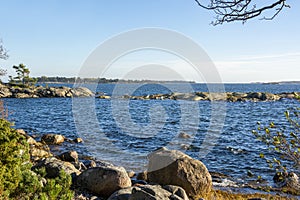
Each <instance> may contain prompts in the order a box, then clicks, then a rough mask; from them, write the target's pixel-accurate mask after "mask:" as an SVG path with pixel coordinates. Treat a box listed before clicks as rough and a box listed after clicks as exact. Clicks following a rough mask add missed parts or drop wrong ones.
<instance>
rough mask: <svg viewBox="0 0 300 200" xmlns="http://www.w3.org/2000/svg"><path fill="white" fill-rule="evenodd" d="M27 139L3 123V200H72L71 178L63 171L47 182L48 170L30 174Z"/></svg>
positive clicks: (0, 123) (0, 160) (0, 146)
mask: <svg viewBox="0 0 300 200" xmlns="http://www.w3.org/2000/svg"><path fill="white" fill-rule="evenodd" d="M31 167H32V164H31V162H30V155H29V145H28V143H27V141H26V137H25V136H24V135H22V134H20V133H19V132H18V131H17V130H15V129H13V128H11V124H10V122H8V121H7V120H6V119H3V118H1V119H0V199H51V200H52V199H53V200H54V199H57V198H58V197H59V198H61V199H72V198H73V196H74V192H73V191H72V190H70V187H71V184H72V178H71V176H70V175H68V174H66V173H65V172H63V171H61V173H60V176H59V177H57V178H55V179H45V178H44V177H46V171H45V169H40V170H37V171H35V172H33V171H31Z"/></svg>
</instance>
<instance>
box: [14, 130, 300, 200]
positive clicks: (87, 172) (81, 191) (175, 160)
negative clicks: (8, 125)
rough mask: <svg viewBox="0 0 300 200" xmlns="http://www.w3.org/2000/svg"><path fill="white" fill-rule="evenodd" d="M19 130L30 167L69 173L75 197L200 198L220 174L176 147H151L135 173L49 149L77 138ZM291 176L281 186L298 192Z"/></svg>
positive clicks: (54, 173)
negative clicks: (34, 134)
mask: <svg viewBox="0 0 300 200" xmlns="http://www.w3.org/2000/svg"><path fill="white" fill-rule="evenodd" d="M18 132H19V133H20V134H23V135H25V136H26V138H27V142H28V144H29V146H30V155H31V160H32V162H33V164H34V165H33V168H41V167H44V168H45V169H46V172H47V177H48V178H56V177H59V174H60V171H61V170H64V171H65V172H66V173H67V174H70V175H71V176H72V179H73V186H74V187H73V188H74V190H75V192H76V196H75V197H74V199H75V200H90V199H108V200H139V199H153V200H161V199H166V200H167V199H173V200H188V199H202V198H203V197H204V196H206V195H207V194H209V193H210V192H211V190H212V186H213V184H212V178H215V177H217V178H220V175H219V174H216V173H212V174H211V173H209V171H208V170H207V168H206V166H205V165H204V164H203V163H202V162H201V161H199V160H196V159H193V158H191V157H189V156H188V155H186V154H184V153H182V152H180V151H177V150H168V149H166V148H160V149H158V150H156V151H154V152H153V153H151V154H149V155H148V159H149V163H148V169H147V171H145V172H142V173H139V174H135V173H134V172H127V171H126V170H125V169H124V168H123V167H118V166H114V165H112V164H110V163H106V162H98V161H94V160H80V159H79V157H78V153H77V152H76V151H67V152H64V153H60V154H59V155H53V153H51V152H50V148H49V145H51V146H52V147H53V146H56V145H61V144H62V143H65V142H72V143H81V142H83V140H82V139H80V138H75V139H73V140H70V139H67V138H65V137H64V136H62V135H57V134H45V135H43V136H42V137H41V140H40V141H37V140H35V139H34V138H33V137H31V136H29V135H28V134H26V133H25V131H23V130H18ZM288 177H290V176H288ZM291 177H292V178H290V179H293V181H286V182H285V185H284V187H287V186H288V187H289V189H291V188H292V189H293V190H297V191H298V192H299V181H298V176H297V175H295V174H293V176H291ZM290 179H286V180H290ZM280 180H281V179H280ZM291 184H293V187H292V186H291ZM294 185H296V187H294Z"/></svg>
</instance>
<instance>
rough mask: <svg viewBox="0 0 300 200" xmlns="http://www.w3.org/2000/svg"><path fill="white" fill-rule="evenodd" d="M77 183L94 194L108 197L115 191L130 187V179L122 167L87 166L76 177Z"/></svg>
mask: <svg viewBox="0 0 300 200" xmlns="http://www.w3.org/2000/svg"><path fill="white" fill-rule="evenodd" d="M77 185H78V186H79V187H80V188H82V189H86V190H88V191H90V192H92V193H94V194H96V195H99V196H103V197H109V196H110V195H111V194H112V193H114V192H115V191H117V190H119V189H122V188H127V187H131V180H130V178H129V177H128V175H127V172H126V170H125V169H124V168H123V167H115V166H106V167H104V166H103V167H95V168H89V169H87V170H85V171H84V172H82V173H81V174H80V175H79V176H78V178H77Z"/></svg>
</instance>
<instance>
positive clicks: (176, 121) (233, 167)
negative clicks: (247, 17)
mask: <svg viewBox="0 0 300 200" xmlns="http://www.w3.org/2000/svg"><path fill="white" fill-rule="evenodd" d="M67 86H72V85H67ZM85 86H87V87H90V88H91V89H95V91H96V92H100V93H104V94H107V95H110V96H121V95H124V94H129V95H148V94H157V93H171V92H187V90H191V89H192V90H194V91H208V89H209V88H208V87H207V86H206V85H205V84H191V85H189V87H188V88H187V87H186V86H185V84H180V83H177V84H171V83H168V84H153V83H152V84H118V85H116V84H99V85H97V87H96V88H94V87H95V85H85ZM224 89H225V91H227V92H271V93H282V92H299V91H300V85H299V84H282V85H280V84H279V85H271V84H270V85H268V84H225V85H224ZM4 101H5V104H6V105H7V107H8V109H9V111H10V115H9V118H10V119H11V120H12V121H14V123H15V127H16V128H23V129H25V130H26V131H28V132H29V133H30V134H32V135H37V136H40V135H42V134H45V133H57V134H63V135H65V136H66V137H67V138H70V139H72V138H76V137H82V138H83V139H84V141H85V143H84V144H82V145H78V144H76V145H75V144H66V145H65V146H64V148H65V149H75V150H77V151H78V152H79V153H81V154H82V155H92V156H94V157H96V158H97V159H100V160H105V161H109V162H112V163H114V164H116V165H121V166H124V167H125V168H126V169H127V170H134V171H137V172H140V171H143V170H145V169H146V168H147V155H148V154H149V153H150V152H152V151H154V150H156V149H157V148H159V147H162V146H167V147H168V148H171V149H179V150H181V151H184V152H185V153H187V154H188V155H190V156H192V157H193V158H196V159H200V160H201V161H202V162H204V164H205V165H206V166H207V167H208V169H209V170H210V171H217V172H221V173H224V174H227V175H230V176H232V177H233V178H234V180H236V181H238V182H241V183H243V182H246V181H247V180H248V179H249V177H247V172H248V171H249V170H250V171H251V172H252V173H253V174H254V175H255V176H262V177H263V178H264V179H266V180H267V181H269V182H272V176H273V175H274V173H275V172H274V171H272V170H270V169H269V168H268V166H267V164H266V163H265V161H264V160H263V159H261V158H259V154H260V153H261V152H266V151H267V147H266V146H265V145H263V144H262V143H261V142H260V141H257V140H256V139H255V137H254V136H253V135H252V133H251V132H252V130H253V129H256V127H257V122H258V121H259V122H261V124H264V125H268V123H270V122H272V121H274V122H275V123H276V124H278V125H279V126H287V127H288V123H287V121H286V120H285V116H284V111H285V110H286V109H287V108H290V107H299V106H300V103H299V101H296V100H287V99H285V100H280V101H275V102H223V104H221V105H213V104H212V103H211V102H209V101H200V102H191V101H174V100H164V101H161V100H124V99H123V100H122V99H119V98H116V99H111V100H106V99H95V98H82V99H80V100H79V101H78V102H76V100H75V101H74V99H69V98H39V99H4ZM218 106H219V107H220V109H218V108H219V107H218ZM213 109H215V110H216V111H215V112H216V114H217V115H220V116H224V122H222V120H219V121H218V119H217V118H218V117H217V116H214V114H213ZM78 116H79V117H78ZM218 123H222V124H221V126H219V124H218ZM180 133H186V134H188V135H190V136H192V138H185V139H184V138H180V137H178V135H179V134H180ZM208 136H214V138H213V141H211V140H208V139H207V137H208ZM205 145H206V146H209V147H210V149H209V151H206V149H205V148H204V147H206V146H205ZM269 156H272V155H269Z"/></svg>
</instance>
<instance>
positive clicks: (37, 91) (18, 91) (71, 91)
mask: <svg viewBox="0 0 300 200" xmlns="http://www.w3.org/2000/svg"><path fill="white" fill-rule="evenodd" d="M90 96H94V94H93V92H91V91H90V90H89V89H87V88H84V87H79V88H69V87H43V86H36V87H25V88H22V87H14V86H8V85H6V84H2V83H0V98H39V97H90Z"/></svg>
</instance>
